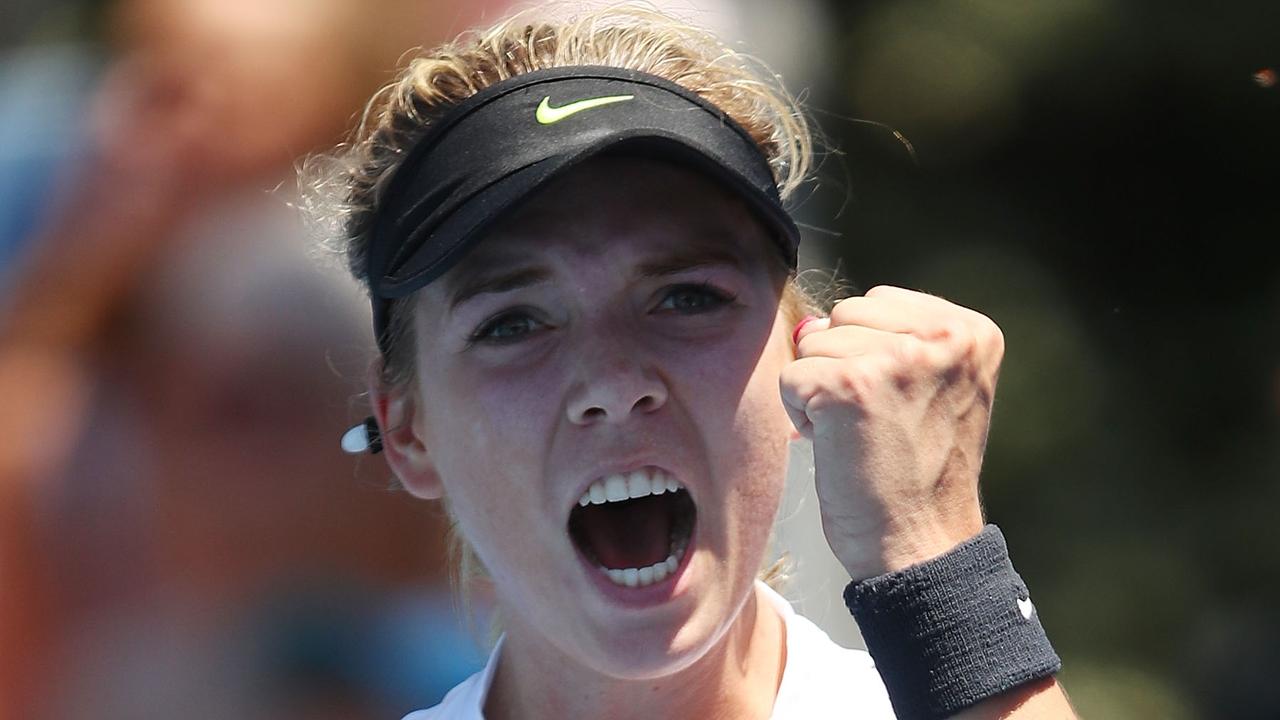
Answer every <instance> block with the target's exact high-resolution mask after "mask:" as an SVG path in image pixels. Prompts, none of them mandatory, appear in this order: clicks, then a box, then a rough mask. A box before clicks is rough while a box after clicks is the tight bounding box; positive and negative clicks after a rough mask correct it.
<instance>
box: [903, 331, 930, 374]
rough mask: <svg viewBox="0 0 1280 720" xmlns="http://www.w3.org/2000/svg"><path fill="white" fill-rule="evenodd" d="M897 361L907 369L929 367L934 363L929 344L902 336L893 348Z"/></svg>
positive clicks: (914, 337)
mask: <svg viewBox="0 0 1280 720" xmlns="http://www.w3.org/2000/svg"><path fill="white" fill-rule="evenodd" d="M895 352H896V353H897V356H898V359H899V360H901V361H902V364H903V365H905V366H907V367H908V368H921V367H929V366H931V365H933V363H934V353H933V349H932V348H931V347H930V346H929V343H928V342H927V341H925V340H922V339H920V338H918V337H916V336H914V335H903V336H902V337H901V339H899V341H898V343H897V346H896V348H895Z"/></svg>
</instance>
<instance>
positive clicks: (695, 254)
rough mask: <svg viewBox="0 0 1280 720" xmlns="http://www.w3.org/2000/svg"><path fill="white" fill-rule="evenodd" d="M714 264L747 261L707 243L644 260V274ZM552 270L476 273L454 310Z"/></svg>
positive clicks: (452, 301)
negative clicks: (470, 301)
mask: <svg viewBox="0 0 1280 720" xmlns="http://www.w3.org/2000/svg"><path fill="white" fill-rule="evenodd" d="M714 265H729V266H732V267H735V268H742V267H743V260H742V258H741V257H739V256H738V255H737V254H736V253H734V252H731V251H729V250H728V249H727V248H724V247H715V246H703V247H692V248H684V249H680V250H677V251H675V252H672V253H669V254H667V255H666V256H664V257H661V258H659V259H657V260H652V261H649V262H645V263H641V264H640V267H639V271H640V275H641V277H646V278H655V277H665V276H669V275H675V274H677V273H681V272H687V271H689V270H696V269H698V268H702V267H708V266H714ZM551 275H552V273H551V271H550V270H549V269H547V268H546V267H542V266H533V267H523V268H517V269H514V270H511V271H509V272H500V273H498V274H494V275H476V276H473V277H470V278H464V279H462V280H460V281H459V282H458V283H457V286H456V287H455V288H454V289H453V292H452V293H451V294H450V297H449V308H450V309H451V310H452V309H454V308H456V307H458V306H459V305H461V304H463V303H465V302H467V301H468V300H470V299H472V298H474V297H476V296H477V295H483V294H486V293H503V292H511V291H513V290H519V289H521V288H526V287H529V286H531V285H537V284H538V283H541V282H546V281H547V280H548V279H549V278H550V277H551Z"/></svg>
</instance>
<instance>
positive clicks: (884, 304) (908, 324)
mask: <svg viewBox="0 0 1280 720" xmlns="http://www.w3.org/2000/svg"><path fill="white" fill-rule="evenodd" d="M937 322H938V311H937V309H936V308H930V307H927V306H922V305H920V304H919V303H916V302H911V301H908V300H907V299H905V298H903V297H899V296H886V295H878V296H872V297H867V296H862V297H851V298H847V299H845V300H841V301H840V302H839V303H838V304H837V305H836V306H835V307H834V308H832V309H831V324H832V325H835V326H844V325H861V326H863V327H869V328H876V329H878V330H885V331H888V332H896V333H911V334H914V335H919V336H920V337H922V338H923V337H927V336H929V335H930V334H932V332H933V329H934V326H935V325H936V324H937Z"/></svg>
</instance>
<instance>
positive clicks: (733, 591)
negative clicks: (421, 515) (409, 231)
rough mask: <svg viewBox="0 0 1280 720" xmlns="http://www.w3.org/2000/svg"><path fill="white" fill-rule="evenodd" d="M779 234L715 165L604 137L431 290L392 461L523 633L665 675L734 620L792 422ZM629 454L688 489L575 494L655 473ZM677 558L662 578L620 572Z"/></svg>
mask: <svg viewBox="0 0 1280 720" xmlns="http://www.w3.org/2000/svg"><path fill="white" fill-rule="evenodd" d="M777 252H778V251H777V249H776V248H775V247H774V245H773V242H772V240H771V239H770V238H769V237H768V236H767V235H766V233H765V230H764V228H763V227H762V226H761V225H760V224H759V223H758V221H756V220H755V219H754V217H753V216H752V215H751V214H750V213H749V212H748V211H747V209H746V206H745V205H743V204H742V203H741V201H739V200H738V199H737V198H735V197H734V196H732V195H731V194H729V193H727V192H725V191H724V190H722V189H721V188H720V187H719V186H718V185H717V184H715V183H713V182H710V181H708V180H706V179H704V178H702V177H701V176H699V175H697V174H694V173H692V172H690V171H688V170H685V169H682V168H680V167H678V166H675V165H670V164H666V163H662V162H657V161H652V160H642V159H637V158H621V157H603V158H598V159H594V160H592V161H590V162H588V163H586V164H584V165H583V166H581V167H579V168H577V169H575V170H573V171H572V172H570V173H569V174H567V175H566V176H565V177H564V178H563V179H561V180H560V181H558V182H557V183H555V184H553V185H551V186H549V187H548V188H546V189H545V191H543V192H542V193H540V194H539V195H538V196H537V197H536V198H534V199H533V200H532V201H530V202H529V203H527V204H526V205H524V206H523V207H522V208H521V209H520V210H519V211H517V212H516V213H514V214H513V215H512V216H510V217H509V218H507V219H505V220H504V222H502V223H501V224H500V226H498V227H496V228H495V229H494V230H493V231H492V232H491V233H490V234H489V235H488V236H487V237H486V239H485V241H484V242H483V243H481V244H479V245H478V246H477V247H476V248H474V249H473V250H472V251H471V252H470V254H469V255H468V256H467V257H466V259H465V260H464V261H463V262H462V263H460V264H459V265H458V266H456V267H455V268H454V269H452V270H451V271H450V272H449V273H448V274H447V275H446V276H444V277H443V278H442V279H441V280H438V281H436V282H435V283H433V284H431V285H429V286H428V287H426V288H425V289H423V290H422V291H421V292H420V300H419V303H418V305H417V315H416V318H415V323H416V325H415V331H416V333H417V342H418V361H417V367H416V372H417V377H418V382H417V385H416V387H415V388H413V389H412V390H410V391H408V392H411V393H412V395H411V397H409V398H408V399H409V400H410V401H411V403H409V404H405V405H404V406H403V407H405V408H407V409H406V410H404V413H405V415H406V417H411V418H412V420H411V423H408V425H409V426H410V428H411V431H412V432H411V436H409V435H405V433H401V435H400V437H411V439H410V440H409V441H408V442H407V443H404V442H399V443H397V444H399V445H402V446H404V447H400V448H397V449H395V450H393V452H392V453H390V455H389V459H391V461H392V462H393V464H394V465H395V467H396V470H397V472H398V473H399V474H400V475H401V476H402V479H404V480H405V482H406V485H407V486H408V487H409V488H410V489H411V490H413V491H415V492H417V493H418V494H421V495H424V496H428V497H434V496H439V495H441V494H443V496H444V497H445V498H446V500H447V501H448V503H449V507H450V509H451V511H452V513H453V514H454V516H455V518H456V521H457V523H458V524H459V526H460V528H461V530H462V532H463V534H464V535H465V537H466V539H467V540H468V541H469V542H470V543H471V545H472V547H473V548H474V549H475V551H476V553H477V554H478V555H479V557H480V559H481V560H482V561H483V563H484V565H485V567H486V569H487V570H488V573H489V575H490V576H491V577H492V579H493V582H494V584H495V587H496V590H497V593H498V597H499V599H500V601H501V602H502V604H503V606H504V609H505V619H506V621H507V624H508V633H509V639H510V641H512V642H515V641H517V640H516V638H517V637H522V638H524V639H525V640H528V639H530V638H538V639H539V640H540V641H544V643H550V645H549V646H548V647H551V648H554V650H555V651H556V652H558V653H560V654H562V655H563V656H564V658H565V659H566V660H569V661H575V662H577V663H580V664H582V665H584V666H586V667H590V668H594V669H596V670H599V671H601V672H604V673H605V674H607V675H611V676H613V677H618V678H649V677H658V676H661V675H664V674H668V673H671V672H674V671H677V670H679V669H682V668H684V667H687V666H688V665H690V664H691V663H692V662H693V661H695V660H696V659H698V658H699V657H701V656H702V655H703V654H704V653H705V652H706V651H707V650H708V649H709V648H710V647H711V646H712V645H713V644H714V643H715V642H716V641H717V640H718V639H719V638H721V637H722V636H723V634H724V632H725V630H726V629H727V628H728V627H729V624H730V623H731V622H732V621H733V619H734V618H735V616H736V615H737V613H738V611H739V609H740V608H741V607H742V605H743V603H744V601H745V599H746V597H747V595H748V591H749V590H750V588H751V585H752V582H753V580H754V577H755V573H756V571H757V569H758V567H759V564H760V562H761V559H762V557H763V553H764V552H765V550H766V544H767V541H768V537H769V534H770V529H771V526H772V523H773V519H774V514H775V511H776V509H777V506H778V501H779V496H780V494H781V491H782V486H783V480H784V475H785V467H786V454H787V446H788V442H789V439H790V437H791V435H792V427H791V424H790V421H789V420H788V418H787V415H786V412H785V411H784V410H783V407H782V402H781V399H780V396H779V390H778V376H779V373H780V371H781V370H782V368H783V366H784V364H785V363H787V362H788V361H789V360H790V359H791V358H792V357H793V356H792V350H791V344H790V337H789V330H790V328H789V327H788V324H787V322H786V321H785V320H784V319H783V317H782V316H781V315H780V314H779V312H778V301H779V296H780V294H781V290H782V285H783V281H784V277H783V273H782V271H781V264H780V263H779V261H778V258H777ZM392 424H394V423H392ZM406 432H408V431H406ZM393 442H396V441H394V440H393ZM405 447H407V448H408V450H407V451H404V449H405ZM633 471H640V472H639V473H638V475H639V476H641V477H645V478H647V479H648V480H650V481H652V479H653V478H654V477H655V476H658V477H660V478H667V477H669V478H673V479H674V480H675V481H676V482H677V483H678V484H679V486H680V488H682V490H679V491H675V492H666V493H662V494H660V495H656V496H651V497H648V498H644V499H635V500H629V501H626V502H605V503H602V504H590V503H589V504H588V505H586V506H585V507H583V506H582V505H580V502H579V501H580V498H583V496H584V495H586V496H587V497H588V498H589V497H590V496H591V494H592V492H593V491H592V486H593V485H595V484H599V485H600V488H601V489H603V490H606V491H607V492H606V493H605V494H606V497H607V496H608V491H612V492H614V493H616V492H617V487H619V482H620V480H618V479H616V478H615V479H614V480H613V481H612V482H610V480H609V478H610V476H616V475H621V476H622V478H624V479H626V480H627V482H628V483H638V484H639V485H642V486H643V485H644V484H645V483H644V482H643V481H637V480H636V479H635V478H632V477H631V476H632V475H633V474H636V473H633ZM611 484H612V485H613V486H614V487H613V488H610V487H609V486H610V485H611ZM649 484H650V486H652V483H651V482H650V483H649ZM625 487H627V488H628V490H627V492H628V493H629V492H630V485H627V486H625ZM650 492H651V490H650ZM596 493H597V495H599V491H596ZM614 497H616V495H614ZM597 499H599V498H597ZM681 544H684V545H686V546H687V548H686V549H685V550H684V552H683V553H681V552H680V551H679V550H680V548H679V545H681ZM671 557H675V558H676V560H675V561H674V562H673V561H671V560H669V559H666V558H671ZM664 559H666V560H665V562H666V564H667V566H666V567H664V568H662V569H655V570H653V571H651V573H650V575H651V576H650V577H649V578H645V577H644V573H643V572H634V573H628V572H626V571H622V572H614V573H612V575H613V577H611V574H610V573H609V572H607V570H606V569H607V568H613V569H615V570H621V569H622V568H626V567H635V568H637V569H638V568H640V567H644V566H655V565H657V564H662V563H663V562H664ZM673 564H674V565H676V569H675V570H674V571H672V572H667V573H666V576H665V577H662V579H660V580H654V579H653V578H657V577H661V576H662V575H663V573H664V571H665V570H667V568H669V566H670V565H673ZM628 575H634V576H636V577H634V578H628ZM629 579H635V583H634V586H631V585H628V580H629ZM646 580H648V581H649V583H650V584H647V585H646V584H645V581H646Z"/></svg>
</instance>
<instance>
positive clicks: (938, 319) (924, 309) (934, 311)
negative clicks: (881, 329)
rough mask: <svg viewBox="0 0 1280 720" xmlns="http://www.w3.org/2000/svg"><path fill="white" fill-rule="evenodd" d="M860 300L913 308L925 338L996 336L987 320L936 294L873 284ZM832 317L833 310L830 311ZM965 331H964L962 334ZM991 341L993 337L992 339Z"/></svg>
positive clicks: (992, 325)
mask: <svg viewBox="0 0 1280 720" xmlns="http://www.w3.org/2000/svg"><path fill="white" fill-rule="evenodd" d="M864 297H867V298H876V299H882V300H891V301H894V302H895V303H900V306H901V307H914V308H916V312H917V313H919V317H921V318H922V319H924V318H927V319H924V320H923V322H922V324H921V326H920V327H921V328H922V329H924V328H927V330H926V331H925V334H923V335H921V336H922V337H925V338H926V339H936V338H946V337H950V336H953V335H959V336H965V335H972V336H974V337H976V338H977V339H978V340H979V341H982V340H983V339H985V338H989V337H991V336H994V335H999V328H998V327H996V325H995V323H994V322H993V321H992V320H991V318H989V317H987V316H986V315H983V314H982V313H980V312H978V311H977V310H972V309H970V308H967V307H964V306H963V305H957V304H956V303H953V302H951V301H949V300H946V299H945V298H941V297H938V296H937V295H930V294H929V293H925V292H918V291H915V290H907V289H906V288H900V287H894V286H892V285H877V286H876V287H873V288H871V289H870V290H868V291H867V292H866V294H865V295H864ZM832 316H835V311H834V310H833V311H832ZM965 329H967V330H968V332H964V330H965ZM993 339H994V338H993Z"/></svg>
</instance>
